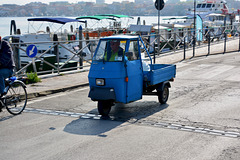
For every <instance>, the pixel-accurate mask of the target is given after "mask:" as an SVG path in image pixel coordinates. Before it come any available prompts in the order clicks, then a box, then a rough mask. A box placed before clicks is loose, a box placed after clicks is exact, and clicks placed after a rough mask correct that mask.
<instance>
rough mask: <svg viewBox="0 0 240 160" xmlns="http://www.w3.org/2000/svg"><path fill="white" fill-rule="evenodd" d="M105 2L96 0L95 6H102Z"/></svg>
mask: <svg viewBox="0 0 240 160" xmlns="http://www.w3.org/2000/svg"><path fill="white" fill-rule="evenodd" d="M104 3H105V0H96V4H104Z"/></svg>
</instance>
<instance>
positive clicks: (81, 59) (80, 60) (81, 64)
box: [79, 26, 83, 69]
mask: <svg viewBox="0 0 240 160" xmlns="http://www.w3.org/2000/svg"><path fill="white" fill-rule="evenodd" d="M82 39H83V38H82V26H80V27H79V49H80V50H81V49H82ZM79 54H80V58H79V66H80V69H83V67H82V66H83V57H82V51H81V52H80V53H79Z"/></svg>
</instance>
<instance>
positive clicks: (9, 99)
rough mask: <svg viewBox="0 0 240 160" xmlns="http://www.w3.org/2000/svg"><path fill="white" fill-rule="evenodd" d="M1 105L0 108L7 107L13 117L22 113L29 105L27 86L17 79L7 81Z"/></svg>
mask: <svg viewBox="0 0 240 160" xmlns="http://www.w3.org/2000/svg"><path fill="white" fill-rule="evenodd" d="M0 103H1V104H0V105H1V106H0V107H2V108H4V107H6V109H7V111H8V112H9V113H11V114H13V115H18V114H20V113H22V111H23V110H24V109H25V107H26V104H27V91H26V85H25V84H24V83H23V82H22V81H21V80H18V79H17V77H10V78H7V79H5V89H4V93H3V96H2V98H1V99H0Z"/></svg>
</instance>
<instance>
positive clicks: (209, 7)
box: [188, 0, 229, 21]
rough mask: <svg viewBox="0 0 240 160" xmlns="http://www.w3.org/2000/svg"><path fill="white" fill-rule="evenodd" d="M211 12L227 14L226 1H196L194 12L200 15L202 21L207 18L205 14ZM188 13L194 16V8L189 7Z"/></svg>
mask: <svg viewBox="0 0 240 160" xmlns="http://www.w3.org/2000/svg"><path fill="white" fill-rule="evenodd" d="M212 13H217V14H224V15H227V14H229V9H228V6H227V2H226V1H225V0H203V1H202V2H198V3H197V5H196V12H195V14H198V15H200V17H201V18H202V19H203V21H204V20H205V19H206V18H207V15H209V14H212ZM188 15H189V16H194V9H189V12H188Z"/></svg>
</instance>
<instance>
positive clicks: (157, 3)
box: [155, 0, 165, 10]
mask: <svg viewBox="0 0 240 160" xmlns="http://www.w3.org/2000/svg"><path fill="white" fill-rule="evenodd" d="M164 5H165V4H164V1H163V0H156V1H155V8H156V9H157V10H162V9H163V7H164Z"/></svg>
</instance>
